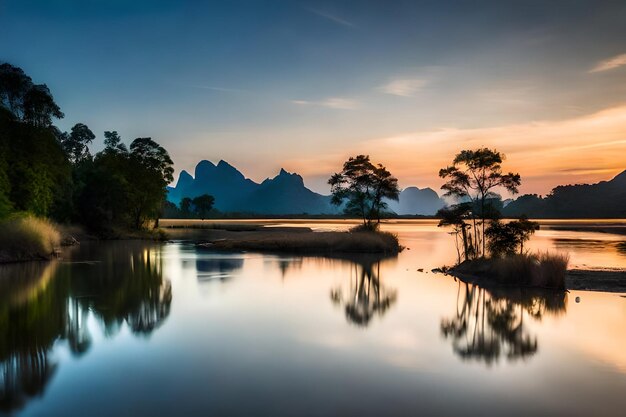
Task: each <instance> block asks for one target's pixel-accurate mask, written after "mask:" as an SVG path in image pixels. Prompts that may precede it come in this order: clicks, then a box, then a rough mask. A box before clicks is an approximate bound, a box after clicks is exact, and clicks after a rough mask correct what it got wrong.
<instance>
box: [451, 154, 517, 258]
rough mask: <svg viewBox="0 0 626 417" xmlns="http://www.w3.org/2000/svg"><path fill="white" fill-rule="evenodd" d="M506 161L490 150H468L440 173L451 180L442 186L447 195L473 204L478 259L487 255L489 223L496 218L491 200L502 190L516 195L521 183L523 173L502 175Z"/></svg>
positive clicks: (502, 156)
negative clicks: (486, 229)
mask: <svg viewBox="0 0 626 417" xmlns="http://www.w3.org/2000/svg"><path fill="white" fill-rule="evenodd" d="M504 158H505V156H504V154H502V153H500V152H498V151H496V150H491V149H488V148H480V149H476V150H464V151H461V152H459V153H458V154H457V155H456V156H455V158H454V160H453V161H452V165H450V166H448V167H447V168H443V169H441V170H440V171H439V176H440V177H441V178H444V179H446V180H447V182H446V183H445V184H444V185H443V186H442V187H441V188H442V189H443V190H445V191H446V193H445V194H444V195H445V196H451V197H457V198H459V199H461V200H464V199H469V200H471V202H472V203H473V207H474V209H473V210H472V213H471V216H472V223H473V229H474V243H475V245H476V256H484V254H485V239H484V234H485V220H486V219H488V218H490V217H492V215H493V213H492V211H493V210H490V206H489V205H488V204H487V203H488V201H489V199H493V198H497V197H499V195H498V194H497V193H496V192H495V191H496V190H497V189H498V188H502V189H505V190H507V191H509V192H510V193H512V194H516V193H517V191H518V187H519V185H520V183H521V178H520V175H519V174H514V173H512V172H509V173H507V174H505V173H503V172H502V166H501V164H502V161H503V160H504ZM477 221H479V224H477ZM478 226H481V228H482V233H479V230H478ZM481 247H482V250H479V248H481Z"/></svg>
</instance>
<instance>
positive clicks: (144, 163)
mask: <svg viewBox="0 0 626 417" xmlns="http://www.w3.org/2000/svg"><path fill="white" fill-rule="evenodd" d="M173 164H174V163H173V162H172V159H171V158H170V156H169V154H168V153H167V151H166V150H165V148H163V147H162V146H160V145H159V144H158V143H156V142H155V141H153V140H152V139H151V138H137V139H135V140H134V141H133V142H132V143H131V144H130V157H129V165H130V167H129V173H130V177H129V178H130V179H131V181H130V185H131V188H132V191H131V194H130V196H129V200H130V201H129V208H130V212H131V216H132V219H133V220H132V226H133V227H134V228H136V229H139V228H141V227H142V225H143V223H144V221H145V220H149V219H157V218H158V216H159V214H160V209H161V207H162V202H163V200H164V199H165V196H166V189H165V187H166V186H167V184H169V183H170V182H172V181H173V180H174V177H173V174H174V168H173Z"/></svg>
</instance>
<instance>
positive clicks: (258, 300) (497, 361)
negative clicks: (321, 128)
mask: <svg viewBox="0 0 626 417" xmlns="http://www.w3.org/2000/svg"><path fill="white" fill-rule="evenodd" d="M274 223H277V222H274ZM312 226H314V227H316V228H344V227H346V224H345V222H315V223H314V224H312ZM385 228H387V229H388V230H392V231H395V232H397V233H398V234H399V236H400V239H401V242H402V243H403V244H404V245H406V246H407V247H409V248H410V250H406V251H404V252H403V253H402V254H400V256H399V257H397V258H392V259H380V258H378V259H377V258H373V257H371V256H370V257H367V256H361V257H358V258H356V259H350V260H348V259H328V258H317V257H296V256H275V255H260V254H253V253H244V254H241V253H234V254H219V253H212V252H210V251H206V250H198V249H196V248H194V247H193V246H191V245H186V244H183V243H170V244H164V245H159V244H154V243H147V242H105V243H92V244H83V245H81V246H80V247H78V248H75V249H72V250H71V251H70V252H69V253H66V255H65V256H66V259H65V260H64V261H61V262H52V263H49V264H24V265H13V266H3V267H0V306H1V307H0V409H1V410H2V411H3V412H7V413H11V412H12V413H15V414H18V415H28V416H45V415H60V416H68V415H81V416H82V415H89V416H110V415H122V416H123V415H128V416H137V415H155V416H157V415H255V416H256V415H279V416H280V415H359V416H367V415H411V416H413V415H418V414H421V415H446V416H448V415H458V414H463V415H494V416H495V415H504V414H507V415H520V416H527V415H532V414H535V415H550V414H552V415H570V416H577V415H580V416H586V415H606V416H610V415H616V416H617V415H623V412H624V407H626V396H624V393H625V392H626V298H624V297H623V296H624V294H609V293H593V292H577V291H572V292H570V293H557V294H554V293H541V292H536V291H529V290H525V291H522V290H517V291H503V290H501V289H484V288H479V287H476V286H469V285H465V284H463V283H460V282H455V281H454V280H453V279H452V278H450V277H445V276H442V275H437V274H433V273H431V272H429V271H430V269H431V268H433V267H436V266H440V265H442V264H445V263H448V264H450V263H451V262H453V261H454V257H455V254H454V247H453V243H452V241H451V237H450V236H448V235H447V234H446V233H445V230H442V229H438V228H437V227H436V226H435V224H434V223H433V222H432V221H430V222H429V221H416V222H399V223H394V224H388V225H386V226H385ZM625 240H626V238H625V237H624V236H619V235H611V234H606V233H596V232H593V231H589V230H584V231H578V232H569V231H563V230H558V229H556V228H549V227H546V228H543V229H542V230H541V231H540V232H539V233H538V235H536V236H535V237H534V238H533V241H532V244H531V245H532V246H533V247H534V248H536V249H540V250H546V249H550V250H561V251H567V252H569V253H570V254H571V259H572V261H571V263H572V264H573V265H575V266H576V267H580V268H590V269H597V268H626V251H625V250H624V248H623V247H624V246H623V245H624V244H623V242H624V241H625ZM418 269H423V272H420V271H418ZM577 300H578V301H577Z"/></svg>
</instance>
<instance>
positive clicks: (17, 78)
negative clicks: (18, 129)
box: [0, 63, 33, 119]
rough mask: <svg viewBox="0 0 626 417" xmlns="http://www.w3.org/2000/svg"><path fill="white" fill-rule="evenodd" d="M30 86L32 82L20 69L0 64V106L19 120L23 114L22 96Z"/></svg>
mask: <svg viewBox="0 0 626 417" xmlns="http://www.w3.org/2000/svg"><path fill="white" fill-rule="evenodd" d="M32 85H33V80H32V79H31V78H30V77H29V76H28V75H26V74H25V73H24V71H23V70H22V69H21V68H18V67H14V66H13V65H11V64H8V63H3V64H0V105H2V106H4V107H5V108H6V109H8V110H9V111H10V112H11V113H13V115H15V117H17V118H19V119H22V117H23V114H24V96H25V95H26V93H27V92H28V90H30V88H31V87H32Z"/></svg>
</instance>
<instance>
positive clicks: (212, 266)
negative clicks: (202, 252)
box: [196, 257, 243, 282]
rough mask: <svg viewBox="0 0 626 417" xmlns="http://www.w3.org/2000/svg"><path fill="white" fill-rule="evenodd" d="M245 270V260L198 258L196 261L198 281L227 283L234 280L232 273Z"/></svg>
mask: <svg viewBox="0 0 626 417" xmlns="http://www.w3.org/2000/svg"><path fill="white" fill-rule="evenodd" d="M241 268H243V258H228V257H198V258H197V259H196V274H197V277H198V281H201V282H202V281H213V280H219V281H226V280H228V279H230V278H232V276H233V275H232V273H233V272H234V271H236V270H239V269H241Z"/></svg>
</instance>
